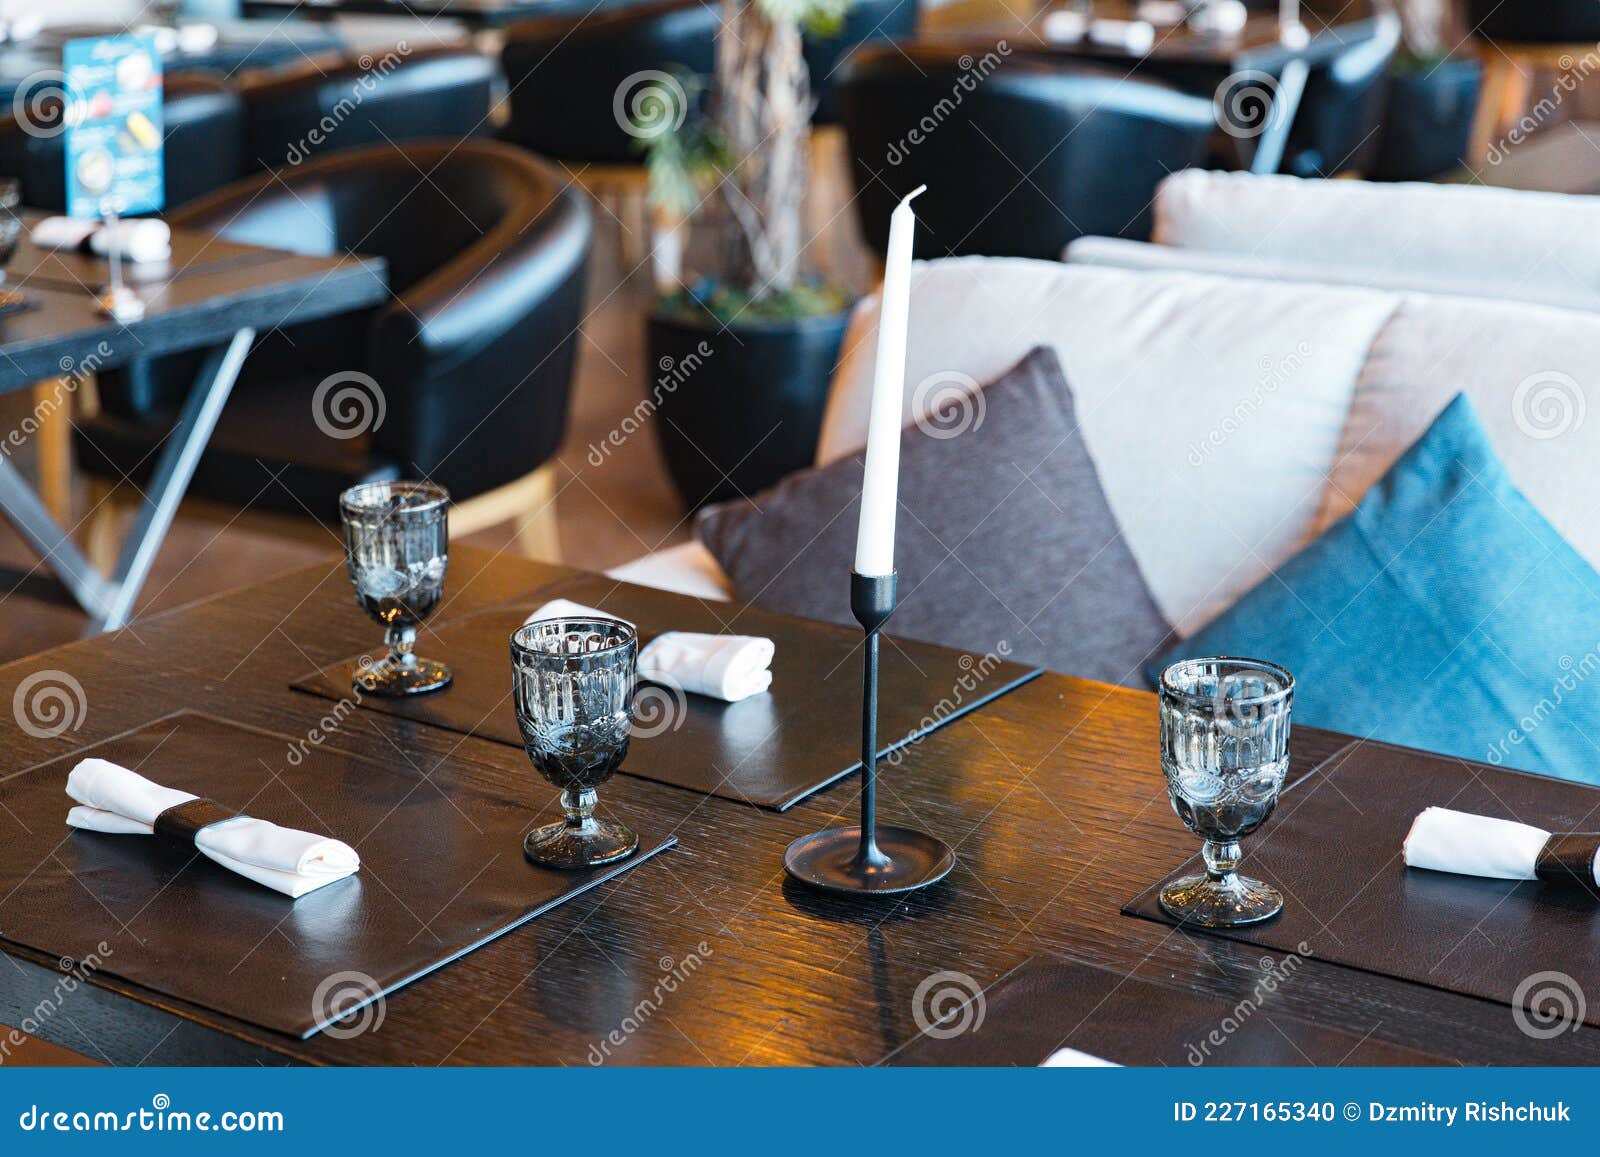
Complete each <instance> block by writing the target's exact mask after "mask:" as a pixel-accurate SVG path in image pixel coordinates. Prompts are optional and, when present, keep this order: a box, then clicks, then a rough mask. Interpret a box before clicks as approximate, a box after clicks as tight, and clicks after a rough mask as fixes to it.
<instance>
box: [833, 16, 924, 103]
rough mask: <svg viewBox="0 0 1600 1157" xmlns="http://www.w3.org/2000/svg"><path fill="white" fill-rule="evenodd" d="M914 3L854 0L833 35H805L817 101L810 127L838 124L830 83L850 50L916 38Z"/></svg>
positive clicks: (835, 99) (835, 100)
mask: <svg viewBox="0 0 1600 1157" xmlns="http://www.w3.org/2000/svg"><path fill="white" fill-rule="evenodd" d="M917 4H918V0H854V2H853V3H852V4H851V5H850V10H849V11H848V12H846V13H845V18H844V26H843V27H842V28H840V29H839V31H838V32H837V33H835V34H834V35H832V36H823V35H820V34H818V33H813V32H808V33H806V38H805V54H806V71H807V72H809V73H810V74H811V95H812V96H813V97H815V98H816V101H817V107H816V111H815V112H813V113H812V114H811V123H812V124H818V125H831V124H837V123H838V121H839V102H838V99H837V98H836V97H835V96H834V91H833V82H834V78H835V76H836V75H837V74H838V71H839V66H840V65H841V64H842V63H843V62H844V58H845V57H846V56H849V55H850V53H851V51H852V50H854V49H856V48H859V47H860V46H861V45H863V44H871V43H873V42H874V41H878V40H909V39H911V37H913V36H915V35H916V32H917Z"/></svg>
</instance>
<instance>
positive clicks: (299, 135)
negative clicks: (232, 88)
mask: <svg viewBox="0 0 1600 1157" xmlns="http://www.w3.org/2000/svg"><path fill="white" fill-rule="evenodd" d="M493 83H494V64H493V62H492V61H490V60H489V59H487V58H486V57H484V56H483V55H481V54H480V53H477V52H474V51H472V50H471V49H469V48H450V47H443V48H428V49H412V50H409V51H405V50H402V49H401V48H399V47H396V48H394V49H392V50H390V51H388V52H383V53H363V54H361V55H360V56H351V57H345V58H344V59H343V60H341V61H339V62H338V63H336V64H331V65H330V64H329V63H327V62H322V63H320V64H319V63H314V62H308V63H306V64H305V65H304V66H302V67H298V68H293V69H290V70H288V71H283V72H269V73H265V74H262V75H258V76H252V77H251V78H250V79H248V80H246V81H245V82H244V83H243V84H242V85H241V86H240V95H241V96H242V97H243V98H244V104H245V118H246V124H247V134H248V135H247V148H248V156H249V159H250V161H251V163H253V164H254V165H256V166H257V167H259V168H264V169H276V168H279V167H281V166H284V165H298V164H300V163H301V162H302V161H304V160H305V159H306V158H307V157H312V156H318V155H321V154H323V153H328V152H333V151H336V150H340V149H355V148H362V147H365V146H367V145H377V144H387V143H389V142H398V141H416V140H431V139H440V140H443V139H454V140H461V139H463V138H466V137H472V136H481V135H486V134H487V133H488V131H489V102H490V96H491V90H492V87H493Z"/></svg>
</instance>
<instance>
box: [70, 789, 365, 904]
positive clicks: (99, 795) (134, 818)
mask: <svg viewBox="0 0 1600 1157" xmlns="http://www.w3.org/2000/svg"><path fill="white" fill-rule="evenodd" d="M67 794H68V795H69V796H71V797H72V798H73V799H75V800H76V801H77V802H78V803H79V804H80V805H81V806H79V807H75V808H73V809H72V810H71V811H70V812H68V813H67V823H68V824H69V825H71V826H72V827H75V828H83V829H84V830H86V831H92V832H106V833H109V834H111V835H144V836H148V835H151V834H153V833H154V831H155V822H156V817H157V816H159V815H160V814H161V813H162V812H164V811H166V810H167V809H168V808H172V807H177V806H178V805H179V804H181V803H188V802H189V801H190V800H192V799H198V798H199V797H198V796H195V795H192V794H190V793H189V792H186V791H177V790H175V789H173V788H170V787H162V786H161V785H160V784H158V783H152V782H151V781H150V780H148V779H146V778H145V777H144V776H142V775H140V774H139V773H138V772H134V771H129V770H128V769H127V768H125V767H119V766H117V765H116V764H115V763H111V762H110V761H109V760H104V759H85V760H80V761H79V763H78V766H76V767H74V768H73V769H72V773H71V774H70V775H68V776H67ZM195 847H196V848H197V849H198V850H199V851H200V852H201V853H202V854H203V855H205V856H207V857H209V858H210V859H212V860H215V861H216V862H217V863H219V864H221V865H222V866H223V867H224V868H227V869H228V870H229V871H231V872H237V873H239V875H241V876H244V877H245V878H246V879H250V880H254V881H255V882H256V883H258V884H262V885H265V886H266V887H268V888H271V889H272V890H273V891H275V892H282V893H283V894H284V895H285V896H289V897H292V898H294V899H299V898H300V897H301V896H304V895H305V894H306V893H307V892H314V891H316V890H317V889H318V888H321V887H323V886H324V885H326V884H331V883H333V882H334V881H335V880H342V879H344V878H345V877H346V876H349V875H352V874H354V873H355V871H356V870H357V869H358V868H360V867H361V857H360V856H358V855H356V851H355V849H354V848H352V847H350V845H348V844H344V843H340V842H339V841H338V840H330V839H328V838H326V837H324V836H314V835H312V834H311V833H310V832H300V831H295V830H294V829H293V828H280V827H279V826H278V825H277V824H274V823H269V822H267V821H266V820H258V819H251V818H250V817H249V816H235V817H234V818H233V819H231V820H224V821H223V822H222V823H220V824H214V825H212V826H211V827H208V828H202V829H201V831H200V833H199V834H198V835H197V836H195Z"/></svg>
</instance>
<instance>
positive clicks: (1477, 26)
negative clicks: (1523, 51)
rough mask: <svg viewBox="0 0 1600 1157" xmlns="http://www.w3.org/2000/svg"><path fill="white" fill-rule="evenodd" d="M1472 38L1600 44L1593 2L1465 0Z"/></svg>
mask: <svg viewBox="0 0 1600 1157" xmlns="http://www.w3.org/2000/svg"><path fill="white" fill-rule="evenodd" d="M1467 20H1468V21H1469V23H1470V24H1471V26H1472V31H1473V34H1474V35H1476V36H1481V37H1483V38H1485V39H1487V40H1504V41H1507V42H1508V43H1513V44H1593V43H1594V42H1595V41H1597V40H1600V4H1596V3H1595V0H1467Z"/></svg>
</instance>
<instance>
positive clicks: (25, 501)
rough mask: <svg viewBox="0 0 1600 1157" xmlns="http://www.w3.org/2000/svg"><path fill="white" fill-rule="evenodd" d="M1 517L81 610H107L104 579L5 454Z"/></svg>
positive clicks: (0, 467)
mask: <svg viewBox="0 0 1600 1157" xmlns="http://www.w3.org/2000/svg"><path fill="white" fill-rule="evenodd" d="M0 514H3V515H4V516H5V519H6V521H7V522H9V523H11V525H12V526H14V527H16V529H17V533H18V534H20V535H22V537H23V538H24V539H25V540H27V543H28V545H29V546H31V547H32V548H33V550H34V553H35V554H37V555H38V556H39V557H40V558H41V559H43V560H44V563H45V565H46V566H48V567H49V568H50V569H51V570H52V571H53V572H54V573H55V576H56V577H57V578H58V579H60V580H61V582H62V585H63V586H65V587H66V588H67V590H68V591H69V592H70V593H71V595H72V597H73V598H75V599H76V600H78V605H79V606H80V607H82V608H83V609H84V610H85V611H87V612H88V613H89V614H90V616H94V615H96V614H99V613H101V612H102V611H103V610H104V608H105V607H106V606H107V601H108V599H109V595H110V592H109V591H108V590H107V589H106V583H105V580H104V579H103V578H101V577H100V573H99V572H98V571H96V570H95V569H94V567H92V566H90V565H89V560H88V559H87V558H85V557H84V556H83V552H82V551H80V550H79V549H78V547H77V544H76V543H74V542H73V541H72V538H71V536H70V535H69V534H68V533H67V532H66V531H65V530H63V529H61V524H60V523H59V522H57V521H56V520H55V519H54V518H52V517H50V512H49V511H48V510H46V509H45V506H44V503H43V502H41V501H40V500H39V495H38V494H37V493H36V492H35V491H34V489H33V487H32V486H30V485H28V480H27V479H26V478H24V477H23V476H22V471H20V470H18V469H17V467H16V466H15V465H14V464H13V463H12V461H11V459H10V458H9V457H8V456H6V455H4V454H0Z"/></svg>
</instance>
